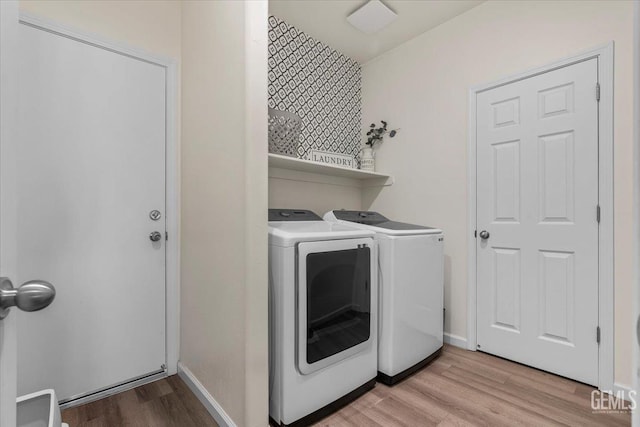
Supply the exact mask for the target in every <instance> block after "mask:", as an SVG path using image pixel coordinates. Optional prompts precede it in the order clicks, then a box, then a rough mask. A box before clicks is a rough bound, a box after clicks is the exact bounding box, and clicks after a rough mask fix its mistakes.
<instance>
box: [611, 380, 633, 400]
mask: <svg viewBox="0 0 640 427" xmlns="http://www.w3.org/2000/svg"><path fill="white" fill-rule="evenodd" d="M631 390H633V388H632V387H631V386H628V385H625V384H620V383H613V390H612V391H613V393H614V394H615V395H616V396H620V395H622V396H624V400H631V399H630V398H629V392H630V391H631ZM634 394H635V393H634ZM635 397H636V396H634V398H635Z"/></svg>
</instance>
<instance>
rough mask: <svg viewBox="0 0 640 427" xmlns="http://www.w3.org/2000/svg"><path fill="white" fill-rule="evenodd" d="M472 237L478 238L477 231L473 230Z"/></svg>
mask: <svg viewBox="0 0 640 427" xmlns="http://www.w3.org/2000/svg"><path fill="white" fill-rule="evenodd" d="M473 237H475V238H476V239H477V238H478V230H473Z"/></svg>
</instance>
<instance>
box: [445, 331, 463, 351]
mask: <svg viewBox="0 0 640 427" xmlns="http://www.w3.org/2000/svg"><path fill="white" fill-rule="evenodd" d="M443 338H444V343H445V344H449V345H452V346H454V347H460V348H464V349H466V348H467V339H466V338H463V337H461V336H459V335H453V334H450V333H448V332H445V333H444V336H443Z"/></svg>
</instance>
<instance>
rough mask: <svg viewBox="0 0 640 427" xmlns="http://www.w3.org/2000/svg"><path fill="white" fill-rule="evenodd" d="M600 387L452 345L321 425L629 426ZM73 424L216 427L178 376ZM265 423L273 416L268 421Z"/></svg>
mask: <svg viewBox="0 0 640 427" xmlns="http://www.w3.org/2000/svg"><path fill="white" fill-rule="evenodd" d="M592 390H593V387H590V386H587V385H584V384H581V383H577V382H575V381H571V380H568V379H566V378H562V377H558V376H555V375H552V374H548V373H546V372H542V371H539V370H536V369H532V368H528V367H526V366H523V365H519V364H517V363H513V362H509V361H507V360H504V359H500V358H497V357H493V356H490V355H488V354H484V353H479V352H470V351H466V350H462V349H459V348H456V347H451V346H445V349H444V351H443V352H442V355H441V356H440V358H438V359H437V360H435V361H434V362H433V363H431V364H430V365H429V366H427V367H425V368H424V369H422V370H421V371H420V372H417V373H416V374H414V375H413V376H411V377H410V378H408V379H407V380H405V381H403V382H401V383H400V384H398V385H396V386H394V387H391V388H390V387H387V386H385V385H382V384H377V385H376V387H375V388H374V389H373V390H371V391H370V392H368V393H367V394H365V395H364V396H362V397H360V398H359V399H358V400H356V401H354V402H352V403H351V404H349V405H347V406H345V407H344V408H342V409H341V410H340V411H338V412H336V413H334V414H332V415H330V416H329V417H327V418H325V419H323V420H322V421H320V422H319V423H317V424H316V426H332V427H333V426H335V427H380V426H382V427H395V426H405V427H423V426H425V427H426V426H441V427H449V426H491V427H494V426H495V427H499V426H509V427H511V426H560V425H565V426H566V425H568V426H580V427H583V426H584V427H587V426H629V425H631V415H630V414H628V413H624V414H594V413H592V411H591V400H590V396H591V391H592ZM62 418H63V420H64V421H65V422H67V423H69V425H70V427H97V426H101V427H102V426H104V427H117V426H140V427H156V426H157V427H165V426H167V427H169V426H176V427H192V426H194V427H209V426H216V423H215V421H214V420H213V419H212V418H211V416H210V415H209V413H208V412H207V411H206V409H205V408H204V406H202V404H201V403H200V402H199V401H198V400H197V399H196V397H195V396H194V395H193V394H192V393H191V391H190V390H189V389H188V388H187V386H186V385H185V384H184V383H183V382H182V380H181V379H180V378H178V377H177V376H171V377H169V378H166V379H163V380H160V381H156V382H154V383H151V384H147V385H144V386H141V387H138V388H136V389H133V390H129V391H127V392H124V393H121V394H119V395H116V396H111V397H108V398H106V399H102V400H99V401H96V402H92V403H88V404H86V405H82V406H78V407H75V408H71V409H68V410H65V411H64V412H63V414H62ZM265 425H267V422H266V420H265Z"/></svg>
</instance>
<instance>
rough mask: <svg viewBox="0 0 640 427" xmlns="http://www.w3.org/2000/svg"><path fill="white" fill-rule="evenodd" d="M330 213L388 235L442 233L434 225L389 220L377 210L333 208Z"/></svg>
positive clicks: (361, 226) (338, 218)
mask: <svg viewBox="0 0 640 427" xmlns="http://www.w3.org/2000/svg"><path fill="white" fill-rule="evenodd" d="M330 213H332V214H333V216H334V217H335V219H337V220H339V221H347V222H353V223H356V224H360V226H359V228H366V229H368V230H373V231H376V232H378V233H385V234H389V235H410V234H439V233H442V230H440V229H438V228H434V227H425V226H423V225H416V224H407V223H404V222H397V221H391V220H389V219H388V218H386V217H385V216H384V215H382V214H380V213H378V212H371V211H347V210H335V211H331V212H330ZM325 218H328V216H327V215H325ZM329 218H330V215H329ZM363 226H364V227H363Z"/></svg>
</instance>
